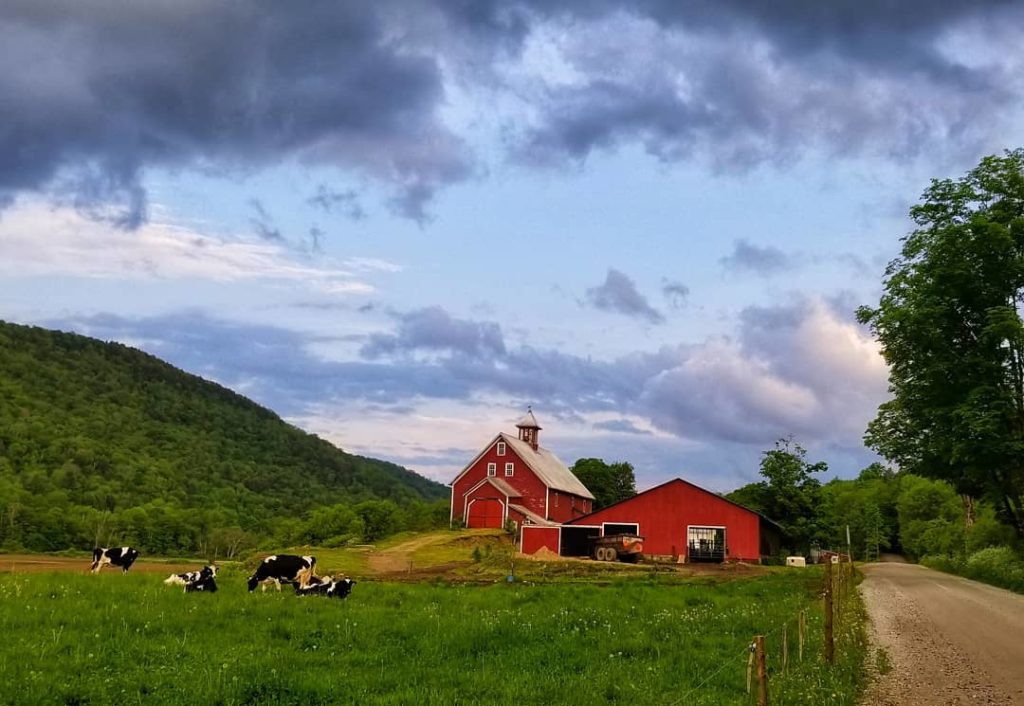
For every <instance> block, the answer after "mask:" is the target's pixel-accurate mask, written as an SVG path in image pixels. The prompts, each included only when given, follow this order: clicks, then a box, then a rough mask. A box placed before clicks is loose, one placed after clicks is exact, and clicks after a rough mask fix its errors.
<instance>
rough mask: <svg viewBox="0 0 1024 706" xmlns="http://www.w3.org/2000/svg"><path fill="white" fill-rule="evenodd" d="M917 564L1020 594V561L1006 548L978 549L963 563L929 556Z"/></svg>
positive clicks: (1023, 561) (1023, 577)
mask: <svg viewBox="0 0 1024 706" xmlns="http://www.w3.org/2000/svg"><path fill="white" fill-rule="evenodd" d="M921 563H922V564H924V565H925V566H927V567H929V568H931V569H937V570H939V571H945V572H946V573H949V574H958V575H960V576H965V577H966V578H969V579H974V580H975V581H982V582H984V583H987V584H991V585H993V586H999V587H1000V588H1006V589H1009V590H1011V591H1016V592H1017V593H1024V558H1022V557H1021V556H1020V555H1019V554H1017V553H1016V552H1015V551H1013V550H1012V549H1010V548H1009V547H989V548H988V549H982V550H981V551H978V552H975V553H974V554H971V555H970V556H969V557H967V560H966V561H965V560H963V559H960V558H957V557H951V556H944V555H935V554H933V555H929V556H926V557H923V558H922V559H921Z"/></svg>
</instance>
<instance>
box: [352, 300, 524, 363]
mask: <svg viewBox="0 0 1024 706" xmlns="http://www.w3.org/2000/svg"><path fill="white" fill-rule="evenodd" d="M396 318H397V320H398V328H397V330H396V332H395V333H394V334H380V333H378V334H372V335H371V336H370V338H369V340H368V341H367V342H366V344H365V345H364V346H363V347H362V349H361V350H360V353H361V354H362V356H363V357H364V358H368V359H371V360H372V359H374V358H381V357H384V356H402V355H408V354H412V353H416V352H425V351H429V352H437V351H443V352H449V353H456V354H461V355H465V356H470V357H473V358H479V359H481V360H485V361H490V360H493V359H494V358H495V357H497V356H502V355H504V354H505V339H504V337H503V336H502V333H501V327H500V326H498V324H495V323H490V322H477V321H468V320H465V319H456V318H453V317H452V316H451V315H450V314H449V313H448V312H447V311H445V310H444V309H442V308H441V307H437V306H434V307H428V308H426V309H417V310H416V311H410V312H407V313H404V314H397V315H396Z"/></svg>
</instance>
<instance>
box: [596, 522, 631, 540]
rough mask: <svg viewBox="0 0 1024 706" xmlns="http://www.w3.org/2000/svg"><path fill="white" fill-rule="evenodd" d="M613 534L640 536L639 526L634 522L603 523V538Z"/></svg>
mask: <svg viewBox="0 0 1024 706" xmlns="http://www.w3.org/2000/svg"><path fill="white" fill-rule="evenodd" d="M613 534H640V525H638V524H637V523H635V522H605V523H604V536H605V537H611V536H612V535H613Z"/></svg>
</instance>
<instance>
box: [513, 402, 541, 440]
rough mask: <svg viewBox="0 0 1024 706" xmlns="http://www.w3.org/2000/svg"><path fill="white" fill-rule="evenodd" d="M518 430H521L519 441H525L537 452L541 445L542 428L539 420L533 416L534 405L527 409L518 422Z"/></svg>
mask: <svg viewBox="0 0 1024 706" xmlns="http://www.w3.org/2000/svg"><path fill="white" fill-rule="evenodd" d="M516 428H517V429H519V440H520V441H525V442H526V443H528V444H529V445H530V447H531V448H532V449H533V450H534V451H536V450H537V446H539V445H540V430H541V426H540V424H538V423H537V418H536V417H535V416H533V406H532V405H530V406H528V407H527V408H526V414H525V415H523V418H522V419H520V420H519V421H518V422H516Z"/></svg>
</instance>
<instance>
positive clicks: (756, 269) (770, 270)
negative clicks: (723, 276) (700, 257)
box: [718, 240, 794, 277]
mask: <svg viewBox="0 0 1024 706" xmlns="http://www.w3.org/2000/svg"><path fill="white" fill-rule="evenodd" d="M718 262H719V263H721V265H722V267H724V268H725V269H727V270H730V271H733V272H752V273H754V274H756V275H761V276H762V277H767V276H769V275H774V274H778V273H779V272H784V271H786V270H788V269H791V268H792V267H793V266H794V262H793V258H792V257H790V256H789V255H787V254H786V253H784V252H782V251H781V250H779V249H778V248H776V247H774V246H772V245H766V246H764V247H761V246H759V245H754V244H753V243H750V242H748V241H746V240H737V241H736V242H735V243H734V245H733V251H732V253H731V254H729V255H727V256H726V257H723V258H720V259H719V261H718Z"/></svg>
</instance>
